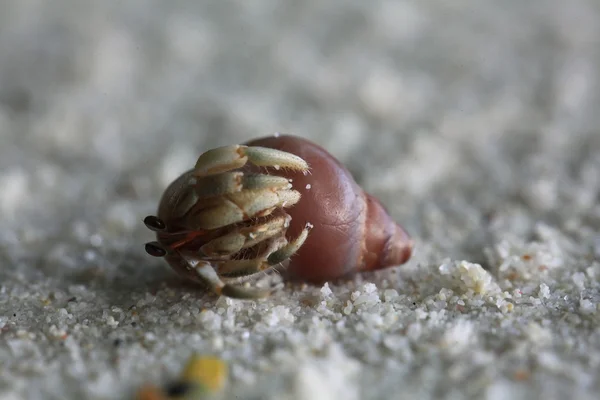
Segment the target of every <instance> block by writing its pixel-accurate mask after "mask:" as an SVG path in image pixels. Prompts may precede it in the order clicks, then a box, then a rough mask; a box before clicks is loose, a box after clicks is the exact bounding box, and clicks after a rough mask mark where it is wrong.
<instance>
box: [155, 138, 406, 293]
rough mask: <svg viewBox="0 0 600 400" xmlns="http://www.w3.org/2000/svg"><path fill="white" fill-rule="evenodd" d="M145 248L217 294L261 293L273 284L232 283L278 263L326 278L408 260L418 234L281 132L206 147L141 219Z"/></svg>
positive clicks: (293, 274) (327, 160)
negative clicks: (148, 234)
mask: <svg viewBox="0 0 600 400" xmlns="http://www.w3.org/2000/svg"><path fill="white" fill-rule="evenodd" d="M144 223H145V225H146V226H147V227H148V228H149V229H150V230H152V231H155V232H156V236H157V240H156V241H154V242H150V243H147V244H146V251H147V252H148V253H149V254H150V255H152V256H155V257H164V258H165V259H166V261H167V262H168V263H169V264H170V265H171V267H172V268H173V269H174V270H175V271H177V272H178V273H180V274H182V275H183V276H185V277H187V278H190V279H192V280H194V281H197V282H199V283H202V284H204V285H206V286H208V287H209V288H210V289H211V290H212V291H213V292H214V293H216V294H218V295H223V296H227V297H232V298H240V299H255V298H261V297H266V296H268V295H269V294H270V293H271V291H272V289H261V288H252V287H244V286H242V285H241V284H239V282H238V283H231V282H233V281H234V280H235V278H237V279H238V280H243V278H246V277H253V276H255V275H257V274H258V273H261V272H266V271H269V270H272V269H273V268H275V267H278V266H281V267H282V270H281V272H283V273H284V274H286V275H287V276H288V277H289V278H291V279H296V280H302V281H307V282H312V283H322V282H325V281H329V280H335V279H338V278H343V277H346V276H349V275H351V274H353V273H356V272H361V271H367V270H376V269H382V268H386V267H391V266H394V265H400V264H403V263H405V262H406V261H407V260H408V259H409V258H410V256H411V252H412V246H413V243H412V240H411V239H410V237H409V235H408V234H407V233H406V232H405V231H404V229H402V228H401V227H400V226H399V225H397V224H396V223H395V222H394V221H393V220H392V218H391V217H390V216H389V214H388V213H387V211H386V210H385V209H384V207H383V206H382V205H381V203H380V202H379V201H378V200H377V199H375V198H374V197H372V196H371V195H369V194H368V193H366V192H364V191H363V190H362V189H361V188H360V186H359V185H358V184H357V183H356V182H355V181H354V179H353V178H352V176H351V174H350V172H349V171H348V170H347V169H346V168H345V167H343V166H342V165H341V163H340V162H339V161H337V160H336V159H335V158H334V157H333V156H332V155H331V154H329V153H328V152H327V151H326V150H325V149H323V148H321V147H320V146H318V145H316V144H315V143H312V142H310V141H308V140H306V139H302V138H299V137H294V136H284V135H275V136H270V137H265V138H261V139H257V140H253V141H251V142H249V143H246V144H244V145H233V146H225V147H219V148H216V149H212V150H208V151H207V152H205V153H203V154H201V155H200V157H199V158H198V160H197V162H196V165H195V167H194V168H193V169H191V170H189V171H187V172H185V173H184V174H183V175H181V176H180V177H179V178H177V179H176V180H175V181H174V182H173V183H172V184H171V185H170V186H169V187H168V188H167V189H166V191H165V193H164V194H163V197H162V199H161V201H160V204H159V207H158V214H157V216H148V217H146V218H145V219H144Z"/></svg>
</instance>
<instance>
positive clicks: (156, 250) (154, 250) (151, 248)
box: [146, 242, 167, 257]
mask: <svg viewBox="0 0 600 400" xmlns="http://www.w3.org/2000/svg"><path fill="white" fill-rule="evenodd" d="M146 253H148V254H150V255H151V256H152V257H164V256H166V255H167V251H166V250H165V249H163V248H162V247H161V246H160V245H159V244H158V243H157V242H150V243H146Z"/></svg>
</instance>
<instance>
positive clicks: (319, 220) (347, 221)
mask: <svg viewBox="0 0 600 400" xmlns="http://www.w3.org/2000/svg"><path fill="white" fill-rule="evenodd" d="M247 144H248V145H251V146H263V147H270V148H274V149H278V150H283V151H287V152H290V153H292V154H295V155H297V156H299V157H301V158H303V159H304V160H306V161H307V162H308V164H309V165H310V167H311V173H310V174H307V175H304V174H302V173H293V172H286V171H281V174H282V175H283V176H286V177H288V178H290V179H292V180H293V184H294V187H295V188H296V189H297V190H298V191H300V193H301V194H302V198H301V200H300V202H298V203H297V204H296V205H295V206H293V207H291V208H290V209H289V210H288V213H289V214H290V215H291V217H292V221H291V224H290V227H289V230H288V235H289V237H295V236H296V235H298V234H299V232H300V231H301V230H302V229H303V228H304V226H305V225H306V223H307V222H310V223H312V224H313V225H314V227H315V228H314V229H313V230H312V231H311V233H310V235H309V236H308V239H307V240H306V242H305V243H304V245H303V246H302V247H301V248H300V250H299V251H298V253H297V254H295V255H294V256H293V257H292V259H291V261H290V264H289V266H288V269H287V273H288V275H289V277H290V278H292V279H296V280H302V281H307V282H312V283H323V282H326V281H331V280H335V279H339V278H343V277H347V276H350V275H353V274H355V273H358V272H362V271H372V270H378V269H383V268H388V267H392V266H397V265H400V264H404V263H405V262H406V261H408V259H409V258H410V257H411V253H412V247H413V241H412V240H411V239H410V237H409V235H408V233H407V232H406V231H405V230H404V229H403V228H402V227H401V226H399V225H398V224H396V222H394V220H393V219H392V218H391V216H390V215H389V214H388V212H387V211H386V209H385V208H384V206H383V205H382V204H381V203H380V202H379V200H377V199H376V198H375V197H373V196H371V195H370V194H368V193H366V192H365V191H364V190H363V189H362V188H361V187H360V186H359V185H358V184H357V183H356V181H355V180H354V178H353V177H352V175H351V174H350V172H349V171H348V170H347V169H346V168H345V167H344V166H343V165H342V164H341V163H340V162H339V161H338V160H337V159H336V158H335V157H333V156H332V155H331V154H330V153H329V152H327V151H326V150H325V149H323V148H322V147H320V146H318V145H317V144H315V143H312V142H310V141H308V140H306V139H303V138H299V137H295V136H287V135H280V136H269V137H264V138H260V139H255V140H252V141H250V142H248V143H247Z"/></svg>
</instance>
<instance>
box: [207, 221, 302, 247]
mask: <svg viewBox="0 0 600 400" xmlns="http://www.w3.org/2000/svg"><path fill="white" fill-rule="evenodd" d="M290 219H291V218H290V217H289V216H284V215H282V216H278V217H275V218H272V219H270V220H268V221H266V222H264V223H261V224H259V225H252V226H247V227H242V228H238V229H235V230H233V231H231V232H229V233H227V234H225V235H223V236H220V237H218V238H215V239H213V240H211V241H210V242H208V243H206V244H204V245H203V246H202V247H201V248H200V251H201V252H202V254H205V255H207V256H209V257H211V256H213V257H214V256H225V255H232V254H235V253H237V252H239V251H240V250H242V249H245V248H249V247H252V246H255V245H256V244H258V243H260V242H262V241H264V240H266V239H270V238H272V237H274V236H276V235H278V234H280V233H281V232H282V230H283V229H284V228H285V227H286V225H288V224H289V221H290Z"/></svg>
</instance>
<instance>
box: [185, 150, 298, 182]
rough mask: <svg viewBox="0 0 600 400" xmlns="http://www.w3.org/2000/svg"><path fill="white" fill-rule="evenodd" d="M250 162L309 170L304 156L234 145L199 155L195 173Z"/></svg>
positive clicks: (216, 171)
mask: <svg viewBox="0 0 600 400" xmlns="http://www.w3.org/2000/svg"><path fill="white" fill-rule="evenodd" d="M247 162H249V163H251V164H253V165H256V166H258V167H273V168H275V169H278V168H289V169H292V170H296V171H308V170H309V167H308V164H307V163H306V161H304V160H303V159H302V158H300V157H298V156H296V155H294V154H291V153H288V152H285V151H281V150H275V149H271V148H267V147H257V146H243V145H233V146H224V147H217V148H216V149H212V150H208V151H207V152H205V153H203V154H202V155H200V157H198V161H196V166H195V167H194V174H195V175H196V176H198V177H201V176H207V175H214V174H219V173H221V172H227V171H231V170H234V169H237V168H240V167H243V166H244V165H246V163H247Z"/></svg>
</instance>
